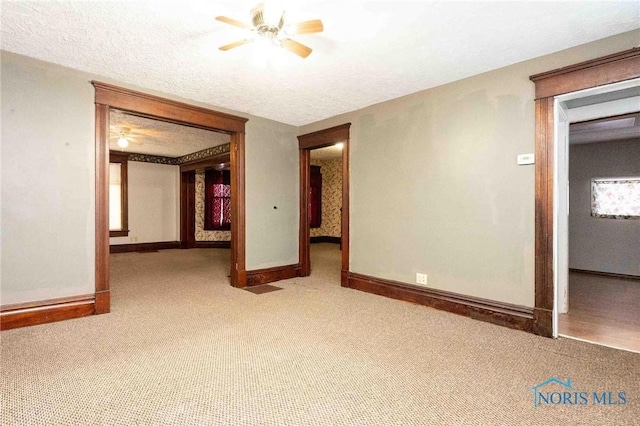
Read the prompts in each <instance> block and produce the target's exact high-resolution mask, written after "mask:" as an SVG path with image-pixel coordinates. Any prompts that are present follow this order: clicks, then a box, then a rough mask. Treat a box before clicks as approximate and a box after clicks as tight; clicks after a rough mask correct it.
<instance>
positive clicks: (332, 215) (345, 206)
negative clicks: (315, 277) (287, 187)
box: [298, 123, 351, 286]
mask: <svg viewBox="0 0 640 426" xmlns="http://www.w3.org/2000/svg"><path fill="white" fill-rule="evenodd" d="M350 126H351V124H350V123H347V124H343V125H341V126H336V127H332V128H329V129H325V130H320V131H317V132H313V133H308V134H306V135H302V136H298V141H299V148H300V238H299V250H300V252H299V256H300V276H303V277H305V276H309V275H311V273H312V266H311V265H312V256H311V246H312V245H315V244H312V242H313V243H318V244H323V245H326V244H333V245H336V246H338V250H341V253H342V255H341V266H340V282H341V285H342V286H346V285H347V281H348V273H349V128H350ZM325 249H326V251H330V250H331V249H330V248H329V247H325ZM333 249H335V247H334V248H333ZM318 250H320V248H318Z"/></svg>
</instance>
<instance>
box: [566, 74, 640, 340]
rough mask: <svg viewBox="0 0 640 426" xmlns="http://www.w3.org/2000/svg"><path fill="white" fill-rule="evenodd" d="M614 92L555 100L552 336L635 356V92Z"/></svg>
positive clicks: (639, 260)
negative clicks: (554, 303) (554, 326)
mask: <svg viewBox="0 0 640 426" xmlns="http://www.w3.org/2000/svg"><path fill="white" fill-rule="evenodd" d="M639 84H640V83H639ZM612 89H613V90H609V91H605V92H601V93H596V94H592V95H586V96H581V97H572V96H565V97H558V98H557V104H556V106H557V109H558V122H559V123H560V126H559V127H560V128H559V129H558V138H557V139H556V140H557V141H558V147H557V151H556V154H557V155H558V157H557V159H558V167H557V169H558V174H557V177H558V179H557V181H558V185H557V188H556V190H557V195H556V199H557V205H558V211H557V216H556V227H557V231H558V232H557V235H558V237H557V238H558V242H557V244H558V245H557V248H558V250H557V253H558V257H557V263H556V265H557V270H558V271H557V274H558V277H557V287H558V288H557V295H556V300H557V306H556V309H557V312H558V318H557V334H558V335H559V336H563V337H569V338H575V339H580V340H585V341H589V342H593V343H597V344H601V345H605V346H611V347H615V348H619V349H625V350H630V351H636V352H640V316H639V315H638V312H639V311H640V161H639V160H638V159H640V87H639V86H637V85H635V86H634V85H631V87H625V88H620V87H618V88H617V90H616V88H615V87H613V88H612Z"/></svg>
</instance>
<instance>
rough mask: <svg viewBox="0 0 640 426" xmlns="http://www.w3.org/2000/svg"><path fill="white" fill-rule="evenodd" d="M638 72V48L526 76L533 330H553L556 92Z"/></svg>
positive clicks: (639, 74) (634, 75)
mask: <svg viewBox="0 0 640 426" xmlns="http://www.w3.org/2000/svg"><path fill="white" fill-rule="evenodd" d="M638 77H640V48H634V49H630V50H626V51H624V52H620V53H615V54H613V55H608V56H604V57H602V58H598V59H593V60H590V61H586V62H581V63H579V64H576V65H571V66H568V67H564V68H560V69H557V70H553V71H549V72H545V73H542V74H536V75H533V76H531V77H530V79H531V81H533V82H534V83H535V85H536V100H535V102H536V105H535V114H536V116H535V117H536V118H535V122H536V128H535V156H536V166H535V181H536V184H535V185H536V189H535V206H536V207H535V209H536V212H535V307H534V310H533V321H534V324H533V332H534V333H535V334H538V335H541V336H547V337H551V336H552V335H553V302H554V301H553V297H554V282H553V275H554V274H553V271H554V269H553V268H554V264H553V254H554V253H553V211H554V205H553V186H554V181H553V173H554V158H555V155H554V122H553V117H554V111H553V102H554V98H555V96H558V95H562V94H566V93H572V92H577V91H579V90H584V89H590V88H593V87H597V86H603V85H606V84H612V83H618V82H621V81H625V80H631V79H634V78H638Z"/></svg>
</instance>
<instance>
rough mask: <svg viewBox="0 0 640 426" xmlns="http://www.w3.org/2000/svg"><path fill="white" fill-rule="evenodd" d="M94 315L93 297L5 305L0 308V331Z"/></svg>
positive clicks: (85, 296) (84, 296)
mask: <svg viewBox="0 0 640 426" xmlns="http://www.w3.org/2000/svg"><path fill="white" fill-rule="evenodd" d="M94 313H95V298H94V296H93V295H83V296H76V297H65V298H61V299H51V300H43V301H39V302H32V303H20V304H14V305H5V306H2V307H0V330H10V329H12V328H19V327H27V326H31V325H39V324H46V323H49V322H56V321H63V320H67V319H71V318H80V317H86V316H89V315H93V314H94Z"/></svg>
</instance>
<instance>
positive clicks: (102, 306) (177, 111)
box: [91, 81, 248, 314]
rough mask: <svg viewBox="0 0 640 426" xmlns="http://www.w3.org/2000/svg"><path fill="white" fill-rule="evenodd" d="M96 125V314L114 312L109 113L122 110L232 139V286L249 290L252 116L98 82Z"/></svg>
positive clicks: (95, 84)
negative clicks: (248, 176) (247, 229)
mask: <svg viewBox="0 0 640 426" xmlns="http://www.w3.org/2000/svg"><path fill="white" fill-rule="evenodd" d="M91 83H92V84H93V86H94V87H95V104H96V121H95V126H96V128H95V130H96V133H95V138H96V139H95V143H96V168H95V169H96V171H95V173H96V174H95V178H96V181H95V185H96V222H95V232H96V238H95V242H96V247H95V250H96V251H95V257H96V267H95V296H94V313H95V314H103V313H107V312H109V311H110V309H111V296H110V290H109V143H108V142H109V111H110V109H111V108H116V109H119V110H123V111H128V112H133V113H137V114H140V115H142V116H145V117H149V118H156V119H160V120H165V121H171V122H175V123H178V124H184V125H187V126H193V127H200V128H204V129H205V130H214V131H218V132H223V133H227V134H229V135H230V136H231V139H230V143H231V152H230V155H231V197H232V199H233V200H234V203H233V205H232V209H231V223H232V224H233V225H232V228H231V274H230V275H231V285H232V286H234V287H246V285H247V271H246V255H245V180H244V179H245V148H244V147H245V124H246V122H247V121H248V120H247V119H246V118H243V117H237V116H234V115H230V114H225V113H222V112H217V111H213V110H210V109H206V108H202V107H198V106H194V105H189V104H185V103H182V102H177V101H173V100H170V99H165V98H161V97H158V96H153V95H149V94H146V93H143V92H137V91H133V90H129V89H125V88H122V87H118V86H113V85H111V84H106V83H101V82H98V81H92V82H91Z"/></svg>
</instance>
